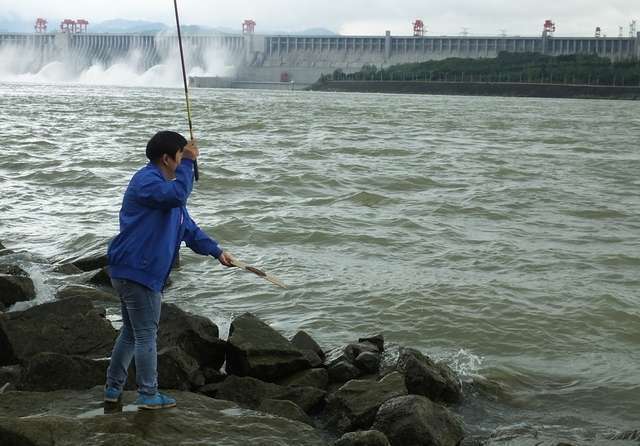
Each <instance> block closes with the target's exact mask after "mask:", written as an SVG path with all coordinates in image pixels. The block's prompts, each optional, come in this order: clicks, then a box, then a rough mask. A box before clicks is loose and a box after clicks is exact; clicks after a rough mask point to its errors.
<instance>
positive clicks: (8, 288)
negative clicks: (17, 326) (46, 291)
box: [0, 265, 36, 307]
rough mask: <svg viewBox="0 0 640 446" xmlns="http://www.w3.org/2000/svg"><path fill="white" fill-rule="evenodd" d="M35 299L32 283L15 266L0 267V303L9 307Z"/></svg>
mask: <svg viewBox="0 0 640 446" xmlns="http://www.w3.org/2000/svg"><path fill="white" fill-rule="evenodd" d="M34 297H36V290H35V287H34V286H33V281H32V280H31V278H30V277H29V274H27V273H26V271H24V270H23V269H22V268H20V267H19V266H16V265H0V303H2V304H3V305H4V306H5V307H9V306H11V305H13V304H15V303H16V302H24V301H27V300H31V299H33V298H34Z"/></svg>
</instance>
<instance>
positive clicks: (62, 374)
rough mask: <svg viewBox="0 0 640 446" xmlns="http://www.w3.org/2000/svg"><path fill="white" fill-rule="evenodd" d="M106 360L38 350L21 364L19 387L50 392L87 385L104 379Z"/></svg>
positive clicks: (93, 384) (90, 386) (97, 383)
mask: <svg viewBox="0 0 640 446" xmlns="http://www.w3.org/2000/svg"><path fill="white" fill-rule="evenodd" d="M108 365H109V364H108V362H107V361H105V360H93V359H89V358H85V357H84V356H77V355H73V356H68V355H61V354H59V353H38V354H37V355H35V356H32V357H31V358H29V359H28V360H27V361H26V363H25V367H24V372H23V374H22V379H21V380H20V383H19V385H18V388H19V389H20V390H29V391H37V392H50V391H52V390H62V389H75V390H82V389H90V388H92V387H95V386H97V385H100V384H104V382H105V380H106V371H107V367H108Z"/></svg>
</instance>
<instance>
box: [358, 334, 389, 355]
mask: <svg viewBox="0 0 640 446" xmlns="http://www.w3.org/2000/svg"><path fill="white" fill-rule="evenodd" d="M358 342H368V343H370V344H373V345H375V346H376V347H377V348H378V351H379V352H380V353H382V352H383V351H384V336H382V334H377V335H375V336H369V337H366V338H360V339H358Z"/></svg>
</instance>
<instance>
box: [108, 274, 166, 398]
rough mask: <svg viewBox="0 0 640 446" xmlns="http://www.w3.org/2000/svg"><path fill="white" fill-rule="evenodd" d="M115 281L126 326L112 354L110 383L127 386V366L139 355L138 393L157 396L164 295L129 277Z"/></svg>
mask: <svg viewBox="0 0 640 446" xmlns="http://www.w3.org/2000/svg"><path fill="white" fill-rule="evenodd" d="M111 283H112V285H113V287H114V288H115V289H116V291H117V292H118V294H119V295H120V303H121V306H122V328H121V329H120V334H119V335H118V339H117V340H116V344H115V346H114V347H113V352H112V353H111V362H110V364H109V368H108V369H107V386H109V387H113V388H115V389H118V390H122V389H123V387H124V385H125V383H126V381H127V369H128V368H129V364H130V363H131V359H132V358H133V357H135V364H136V384H137V385H138V392H139V393H141V394H146V395H155V394H156V392H157V391H158V354H157V346H156V340H157V336H158V324H159V323H160V300H161V297H162V295H161V294H160V293H156V292H154V291H152V290H150V289H149V288H147V287H145V286H142V285H140V284H138V283H135V282H131V281H129V280H121V279H111Z"/></svg>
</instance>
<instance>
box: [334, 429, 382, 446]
mask: <svg viewBox="0 0 640 446" xmlns="http://www.w3.org/2000/svg"><path fill="white" fill-rule="evenodd" d="M333 446H391V445H390V444H389V440H388V439H387V437H386V436H385V435H384V434H383V433H382V432H380V431H373V430H372V431H357V432H347V433H346V434H344V435H343V436H342V437H340V439H339V440H338V441H336V442H335V443H333Z"/></svg>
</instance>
